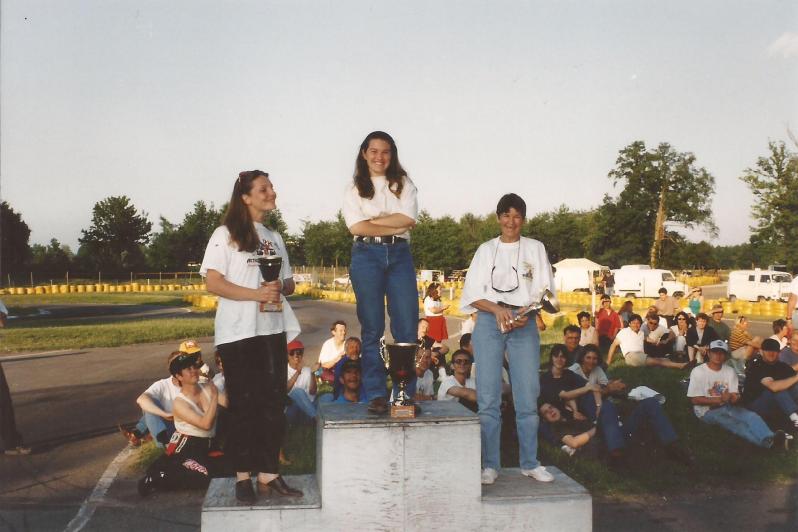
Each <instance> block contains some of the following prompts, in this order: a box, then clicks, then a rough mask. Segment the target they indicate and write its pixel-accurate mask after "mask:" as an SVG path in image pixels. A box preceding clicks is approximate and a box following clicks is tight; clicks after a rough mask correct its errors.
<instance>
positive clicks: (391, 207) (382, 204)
mask: <svg viewBox="0 0 798 532" xmlns="http://www.w3.org/2000/svg"><path fill="white" fill-rule="evenodd" d="M371 182H372V183H373V184H374V197H372V198H371V199H369V198H361V197H360V194H358V192H357V187H356V186H355V184H354V183H349V184H348V185H347V186H346V191H345V193H344V207H343V209H342V211H343V216H344V221H345V222H346V226H347V227H349V228H351V227H352V226H353V225H355V224H356V223H358V222H362V221H365V220H371V219H372V218H379V217H380V216H388V215H390V214H404V215H405V216H407V217H408V218H412V219H413V220H416V219H417V218H418V190H417V189H416V185H415V184H413V182H412V181H411V180H410V178H409V177H407V176H405V178H404V186H403V187H402V193H401V194H399V197H398V198H397V197H396V194H394V193H393V192H391V190H390V189H389V188H388V179H387V178H386V177H385V176H379V177H372V178H371ZM396 236H399V237H402V238H406V239H408V240H409V239H410V232H409V231H405V232H404V233H402V234H401V235H396Z"/></svg>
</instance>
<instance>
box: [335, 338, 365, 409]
mask: <svg viewBox="0 0 798 532" xmlns="http://www.w3.org/2000/svg"><path fill="white" fill-rule="evenodd" d="M361 347H362V343H361V342H360V338H358V337H357V336H350V337H349V338H347V339H346V342H344V357H343V358H341V360H339V361H338V363H337V364H335V367H334V368H333V375H334V377H335V381H333V393H332V399H338V396H339V395H341V386H342V385H341V370H342V369H343V367H344V363H345V362H346V361H347V360H355V361H357V362H360V349H361ZM361 386H362V383H361ZM364 393H365V389H363V390H361V394H364Z"/></svg>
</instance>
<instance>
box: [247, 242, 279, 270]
mask: <svg viewBox="0 0 798 532" xmlns="http://www.w3.org/2000/svg"><path fill="white" fill-rule="evenodd" d="M276 256H277V244H275V243H274V242H272V241H271V240H266V239H265V238H264V239H263V240H262V241H261V243H260V244H259V245H258V249H256V250H255V254H254V255H253V256H252V257H250V258H248V259H247V265H249V266H258V265H259V262H258V259H260V258H262V257H276Z"/></svg>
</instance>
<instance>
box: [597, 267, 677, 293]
mask: <svg viewBox="0 0 798 532" xmlns="http://www.w3.org/2000/svg"><path fill="white" fill-rule="evenodd" d="M612 273H613V275H614V276H615V294H617V295H619V296H621V297H659V289H660V288H665V289H666V290H667V291H668V295H671V296H674V297H677V298H679V297H684V295H685V294H686V293H687V291H688V288H687V285H686V284H684V283H682V282H679V281H677V280H676V277H674V276H673V272H671V271H670V270H660V269H653V270H652V269H651V267H650V266H647V265H645V264H627V265H626V266H621V268H620V269H618V270H612Z"/></svg>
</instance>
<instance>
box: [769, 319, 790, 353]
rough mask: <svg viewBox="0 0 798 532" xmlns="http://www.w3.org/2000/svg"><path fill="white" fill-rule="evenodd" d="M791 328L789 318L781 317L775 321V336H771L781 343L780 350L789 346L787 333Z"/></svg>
mask: <svg viewBox="0 0 798 532" xmlns="http://www.w3.org/2000/svg"><path fill="white" fill-rule="evenodd" d="M789 330H790V329H789V327H787V320H785V319H781V318H779V319H777V320H775V321H774V322H773V336H771V338H773V339H774V340H776V341H777V342H778V343H779V350H782V349H784V348H785V347H787V333H788V332H789Z"/></svg>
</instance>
